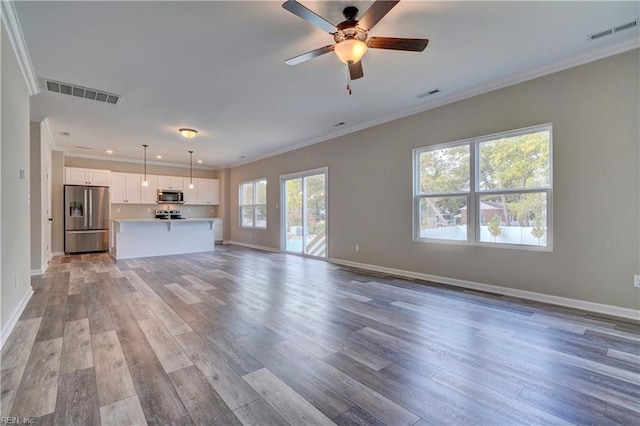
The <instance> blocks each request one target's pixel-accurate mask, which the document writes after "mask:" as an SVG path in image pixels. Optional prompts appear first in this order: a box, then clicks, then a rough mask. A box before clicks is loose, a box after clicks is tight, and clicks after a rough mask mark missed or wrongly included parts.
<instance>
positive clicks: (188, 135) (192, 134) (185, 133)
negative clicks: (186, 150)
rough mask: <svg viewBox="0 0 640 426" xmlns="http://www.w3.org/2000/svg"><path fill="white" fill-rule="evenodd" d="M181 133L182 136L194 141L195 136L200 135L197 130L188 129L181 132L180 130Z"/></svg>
mask: <svg viewBox="0 0 640 426" xmlns="http://www.w3.org/2000/svg"><path fill="white" fill-rule="evenodd" d="M178 131H179V132H180V134H181V135H182V136H183V137H185V138H187V139H192V138H194V137H195V135H197V134H198V131H197V130H196V129H187V128H182V129H180V130H178Z"/></svg>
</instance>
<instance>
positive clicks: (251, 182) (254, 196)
mask: <svg viewBox="0 0 640 426" xmlns="http://www.w3.org/2000/svg"><path fill="white" fill-rule="evenodd" d="M261 182H264V185H265V202H264V203H257V196H258V191H257V186H258V184H259V183H261ZM267 184H268V181H267V178H259V179H254V180H248V181H245V182H240V185H238V215H239V225H240V228H245V229H267V223H268V219H267V218H265V224H264V226H258V225H256V223H257V217H256V215H257V212H258V209H257V208H259V207H262V208H264V212H265V217H266V216H267V200H266V187H267ZM245 185H251V188H252V200H251V201H252V202H251V204H244V193H243V188H244V186H245ZM246 207H250V208H251V225H245V224H244V220H243V218H244V216H243V211H244V208H246Z"/></svg>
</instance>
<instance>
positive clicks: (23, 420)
mask: <svg viewBox="0 0 640 426" xmlns="http://www.w3.org/2000/svg"><path fill="white" fill-rule="evenodd" d="M0 424H3V425H34V424H36V419H34V418H33V417H0Z"/></svg>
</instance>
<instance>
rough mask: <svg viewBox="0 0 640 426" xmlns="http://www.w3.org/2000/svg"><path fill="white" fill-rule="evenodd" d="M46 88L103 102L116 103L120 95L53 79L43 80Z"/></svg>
mask: <svg viewBox="0 0 640 426" xmlns="http://www.w3.org/2000/svg"><path fill="white" fill-rule="evenodd" d="M44 83H45V85H46V88H47V90H48V91H50V92H55V93H62V94H63V95H70V96H75V97H78V98H84V99H90V100H92V101H98V102H105V103H108V104H113V105H116V104H117V103H118V102H120V99H121V98H122V96H120V95H116V94H114V93H109V92H105V91H103V90H96V89H89V88H87V87H82V86H77V85H75V84H69V83H62V82H60V81H55V80H46V79H45V80H44Z"/></svg>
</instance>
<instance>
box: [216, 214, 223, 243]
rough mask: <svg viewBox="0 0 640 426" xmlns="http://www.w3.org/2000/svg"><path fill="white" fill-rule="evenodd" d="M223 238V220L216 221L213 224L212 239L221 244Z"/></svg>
mask: <svg viewBox="0 0 640 426" xmlns="http://www.w3.org/2000/svg"><path fill="white" fill-rule="evenodd" d="M223 238H224V219H216V220H215V221H214V222H213V239H214V241H215V242H216V243H221V242H222V240H223Z"/></svg>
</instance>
